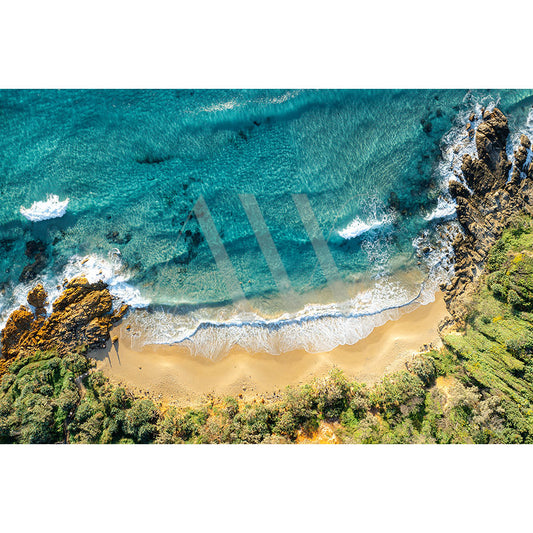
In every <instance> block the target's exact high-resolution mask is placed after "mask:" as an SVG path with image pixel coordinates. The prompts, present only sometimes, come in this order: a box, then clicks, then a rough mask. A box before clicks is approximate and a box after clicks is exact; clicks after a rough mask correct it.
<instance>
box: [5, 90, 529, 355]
mask: <svg viewBox="0 0 533 533" xmlns="http://www.w3.org/2000/svg"><path fill="white" fill-rule="evenodd" d="M532 99H533V91H531V90H520V91H516V90H507V91H506V90H500V91H474V92H468V91H466V90H402V91H393V90H374V91H368V90H357V91H340V90H239V91H233V90H175V91H154V90H149V91H144V90H142V91H141V90H120V91H108V90H100V91H96V90H85V91H82V90H77V91H70V90H62V91H37V90H30V91H6V90H4V91H0V154H1V157H0V191H1V194H2V199H3V201H2V202H1V203H0V254H1V256H0V287H1V290H2V293H3V294H2V296H1V298H2V301H1V304H0V312H2V313H3V317H4V318H5V314H6V312H7V311H8V310H9V309H12V308H13V307H14V306H15V305H17V304H18V303H19V302H20V300H21V298H22V296H21V295H22V294H23V292H24V290H26V288H27V285H28V283H29V284H31V283H34V282H35V281H36V280H42V281H43V282H44V283H45V284H46V285H47V287H48V288H49V289H50V290H51V291H52V292H54V291H57V290H59V289H58V288H57V285H58V282H60V281H61V280H62V279H63V278H64V277H65V276H70V275H74V274H76V273H82V272H85V273H86V274H87V273H88V272H89V274H90V275H91V276H96V277H98V276H100V277H104V278H105V279H107V280H108V281H110V282H111V283H112V289H113V290H114V291H115V294H116V295H117V296H120V297H121V298H123V299H125V300H127V301H129V302H130V303H133V304H134V305H135V306H136V307H138V308H139V310H138V311H136V312H135V313H132V315H131V316H130V318H129V319H128V320H130V321H131V323H132V324H133V325H134V326H135V327H134V328H132V329H133V331H134V333H137V334H139V333H142V335H139V338H142V339H143V341H142V342H184V343H186V344H188V345H189V346H190V347H191V349H192V350H193V351H194V352H195V353H200V354H202V355H209V356H216V355H219V354H221V353H223V352H224V351H226V350H227V349H228V348H229V347H230V346H231V345H232V344H235V343H239V344H241V345H243V346H245V347H247V348H249V349H258V348H259V349H265V350H267V351H271V352H274V353H277V352H283V351H286V350H287V349H292V348H294V347H304V348H306V349H308V350H309V351H316V350H318V349H323V348H329V347H332V346H334V345H336V344H341V343H352V342H355V341H356V340H357V339H358V338H361V337H362V336H364V335H365V334H367V333H368V331H369V330H370V329H371V328H372V327H374V326H375V325H376V324H378V323H382V322H383V321H384V320H386V319H388V318H391V317H393V316H394V310H395V309H397V308H399V307H401V306H404V305H406V304H408V303H409V302H411V301H413V300H415V301H416V299H417V298H418V299H419V300H418V301H419V302H420V303H426V302H427V301H429V300H430V299H431V298H432V296H433V294H434V291H435V287H436V284H437V282H438V281H442V280H444V279H446V277H447V276H449V275H450V268H451V267H450V261H449V258H446V250H448V249H449V246H448V245H449V238H450V235H453V233H454V232H455V231H457V230H456V228H455V227H454V222H453V205H451V207H450V202H449V199H447V198H446V183H447V179H449V177H450V175H451V173H452V171H453V169H452V166H453V164H452V163H450V155H449V152H450V150H449V149H450V146H451V145H452V144H453V143H455V142H457V141H458V140H460V139H462V138H463V137H464V135H462V132H463V133H464V130H463V128H464V125H465V123H466V121H467V117H468V114H469V113H470V112H471V111H472V110H473V109H475V108H476V106H478V108H479V107H480V106H481V105H491V104H494V103H498V104H499V106H500V107H501V108H502V110H503V111H504V112H505V113H507V114H508V115H509V118H510V121H511V127H512V128H513V131H514V132H519V131H525V130H527V128H528V127H529V126H528V116H529V113H530V110H531V104H532ZM530 122H531V121H530ZM471 149H472V147H471V146H470V147H468V146H466V147H465V150H471ZM447 151H448V152H447ZM447 153H448V155H446V154H447ZM50 194H54V195H57V196H58V198H59V200H60V201H61V200H65V199H67V198H68V199H69V202H68V206H67V209H66V213H65V214H64V216H62V217H60V218H54V219H49V220H44V221H40V222H30V221H29V220H27V219H26V218H25V217H24V216H22V214H21V213H20V208H21V206H23V207H25V208H30V207H31V206H32V204H33V203H34V202H40V201H46V199H47V196H48V195H50ZM243 194H248V195H253V198H255V200H256V201H257V205H258V206H259V209H260V212H261V214H262V217H263V218H264V221H265V224H266V226H267V227H268V230H269V232H270V236H271V239H272V242H273V244H274V247H275V249H276V250H277V253H278V254H279V258H280V260H281V263H282V266H283V269H284V271H285V272H286V274H287V277H288V280H289V284H290V285H283V283H279V279H276V277H277V274H279V270H278V271H276V272H274V274H273V273H272V271H271V268H269V261H268V258H265V255H264V253H263V251H262V250H261V247H260V243H259V242H258V239H257V237H256V235H255V234H254V229H253V228H252V225H251V222H250V220H249V218H248V217H247V215H246V211H245V209H244V207H243V204H242V202H241V198H240V197H239V195H243ZM302 194H304V195H306V198H307V199H308V202H309V206H310V209H311V211H312V214H313V216H314V217H315V218H316V222H317V223H318V227H319V228H320V233H321V235H323V237H324V239H325V240H326V241H327V245H328V246H327V249H328V250H329V253H330V254H331V258H332V262H330V263H329V266H330V267H331V269H330V270H331V271H329V272H328V268H329V267H328V265H327V264H325V263H323V262H322V263H321V261H320V260H319V258H317V252H316V249H315V247H313V243H312V242H311V239H310V236H309V232H308V229H309V228H307V229H306V226H305V224H304V223H303V222H302V217H301V212H300V211H299V209H298V206H297V204H296V203H295V198H294V197H293V195H302ZM200 197H202V198H203V199H204V200H205V204H206V205H207V207H208V209H209V211H210V214H211V216H212V220H213V223H214V225H215V227H216V229H217V232H218V234H219V235H220V238H221V242H222V243H223V246H224V249H225V251H226V253H227V257H228V259H229V261H230V263H231V266H232V268H233V269H234V277H233V278H234V279H236V281H235V283H237V285H238V286H239V287H241V290H242V295H243V298H240V299H239V298H237V299H235V294H234V291H233V292H232V290H230V289H231V288H230V286H229V285H230V284H229V282H228V273H227V272H222V271H221V269H220V264H219V265H217V263H216V262H215V259H214V257H213V252H212V249H211V248H210V246H209V244H210V243H209V242H208V241H207V240H206V236H205V232H204V231H202V228H201V227H200V225H199V222H198V219H197V217H196V216H194V214H193V215H192V216H190V215H191V212H192V209H193V208H194V206H195V204H196V202H197V201H198V199H199V198H200ZM442 214H444V215H443V216H440V215H442ZM32 240H40V241H42V242H43V243H44V246H45V251H44V255H45V256H46V262H45V264H44V265H43V268H42V269H41V270H40V271H39V272H37V274H36V277H35V278H34V279H33V280H30V281H29V282H26V283H21V282H20V281H19V280H20V276H21V274H22V271H23V269H24V267H25V266H26V265H28V264H29V263H30V262H31V261H32V259H30V258H28V257H27V256H26V255H25V248H26V243H28V242H29V241H32ZM423 250H425V252H422V251H423ZM87 258H88V260H87V261H86V262H85V263H84V264H83V265H82V264H81V263H82V261H83V260H84V259H87ZM271 266H272V265H270V267H271ZM100 272H101V274H100ZM284 287H285V288H284ZM341 300H342V301H341ZM391 313H392V314H391ZM140 342H141V341H140Z"/></svg>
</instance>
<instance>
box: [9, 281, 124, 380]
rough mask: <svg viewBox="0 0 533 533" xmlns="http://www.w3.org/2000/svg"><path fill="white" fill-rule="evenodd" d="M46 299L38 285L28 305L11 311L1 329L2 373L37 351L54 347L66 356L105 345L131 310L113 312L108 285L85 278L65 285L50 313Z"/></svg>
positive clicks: (121, 308)
mask: <svg viewBox="0 0 533 533" xmlns="http://www.w3.org/2000/svg"><path fill="white" fill-rule="evenodd" d="M47 299H48V295H47V293H46V291H45V290H44V288H43V286H42V285H41V284H39V285H37V286H36V287H35V288H33V289H32V290H31V291H30V292H29V293H28V297H27V301H28V306H21V307H20V308H19V309H16V310H15V311H13V313H11V315H10V317H9V319H8V320H7V323H6V326H5V328H4V329H3V331H2V337H1V342H2V357H1V359H0V376H1V375H2V374H3V373H4V372H5V370H6V368H7V366H8V365H9V363H10V362H11V361H12V360H13V359H15V358H17V357H21V356H24V355H26V354H29V353H33V352H35V351H36V350H41V351H46V350H55V351H56V352H57V353H58V354H59V355H65V354H67V353H69V352H72V351H76V350H79V349H80V348H81V347H86V348H88V349H92V348H101V347H104V346H105V344H106V341H107V340H108V339H109V332H110V330H111V327H112V325H113V324H114V323H115V322H117V321H118V320H120V319H121V318H122V317H123V316H124V315H125V314H126V312H127V311H128V306H127V305H122V306H121V307H120V309H118V310H116V311H113V310H112V308H113V298H112V296H111V293H110V292H109V290H108V288H107V285H106V284H105V283H104V282H102V281H98V282H96V283H89V282H88V281H87V279H86V278H83V277H79V278H74V279H72V280H71V281H70V282H68V283H66V284H65V286H64V290H63V292H62V294H61V295H60V296H59V297H58V298H57V299H56V300H55V301H54V302H53V304H52V313H51V314H50V315H49V316H46V315H47V312H46V308H45V306H46V305H47Z"/></svg>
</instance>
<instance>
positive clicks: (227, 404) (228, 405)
mask: <svg viewBox="0 0 533 533" xmlns="http://www.w3.org/2000/svg"><path fill="white" fill-rule="evenodd" d="M224 409H225V412H226V415H227V416H228V417H229V418H234V417H235V415H236V414H237V413H238V412H239V402H237V400H236V399H235V398H233V397H231V396H229V397H227V398H226V399H225V400H224Z"/></svg>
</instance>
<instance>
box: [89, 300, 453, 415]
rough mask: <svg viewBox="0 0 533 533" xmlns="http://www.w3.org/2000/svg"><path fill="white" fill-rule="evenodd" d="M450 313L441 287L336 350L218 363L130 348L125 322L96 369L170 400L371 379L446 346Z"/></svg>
mask: <svg viewBox="0 0 533 533" xmlns="http://www.w3.org/2000/svg"><path fill="white" fill-rule="evenodd" d="M446 315H447V311H446V307H445V304H444V301H443V297H442V294H441V293H437V294H436V297H435V301H434V302H432V303H430V304H427V305H424V306H419V307H418V308H416V309H415V310H413V311H411V312H408V313H406V314H403V315H401V316H400V318H398V319H397V320H391V321H389V322H387V323H386V324H384V325H382V326H380V327H377V328H375V329H374V331H373V332H372V333H371V334H370V335H369V336H368V337H366V338H365V339H362V340H361V341H359V342H357V343H356V344H354V345H352V346H347V345H346V346H339V347H337V348H335V349H334V350H331V351H330V352H321V353H308V352H305V351H303V350H297V351H293V352H288V353H284V354H281V355H271V354H266V353H249V352H247V351H245V350H243V349H241V348H239V347H235V348H234V349H232V350H231V352H230V353H229V354H228V355H227V356H226V357H223V358H221V359H219V360H216V361H211V360H209V359H206V358H203V357H199V356H192V355H191V354H190V353H189V351H188V349H187V348H184V347H181V346H164V345H147V346H144V347H143V348H142V349H141V350H134V349H132V347H131V342H130V339H131V336H130V335H126V334H125V331H124V330H123V329H122V328H123V326H120V325H119V326H117V327H116V328H114V330H113V331H112V332H111V338H113V337H115V336H118V339H119V340H118V342H115V343H114V344H113V345H112V344H111V343H110V342H109V343H108V347H107V348H106V349H103V350H99V351H96V352H92V353H91V354H90V355H91V357H93V358H95V359H96V360H97V368H98V369H100V370H102V372H103V373H104V374H105V375H106V376H108V377H109V378H110V380H111V381H112V382H113V383H116V384H121V385H123V386H125V387H127V388H128V389H130V390H132V391H133V392H136V393H137V394H140V395H148V396H150V397H152V398H153V399H156V400H161V401H162V402H164V403H175V402H179V403H183V402H186V403H189V404H191V405H194V404H197V403H200V402H201V401H202V400H204V399H205V397H206V396H209V397H222V396H230V395H231V396H240V397H242V398H243V399H245V400H249V399H252V398H255V397H258V396H270V395H272V394H274V393H276V392H278V391H280V390H283V389H284V388H285V387H287V386H288V385H298V384H301V383H305V382H308V381H310V380H311V379H313V378H314V377H319V376H322V375H325V374H327V373H328V372H329V371H330V370H331V368H332V367H334V366H336V367H338V368H340V369H342V370H343V371H344V372H345V374H346V376H347V377H349V378H356V379H358V380H360V381H366V382H372V381H375V380H377V379H379V378H380V377H381V376H382V375H383V374H385V373H387V372H391V371H394V370H398V369H400V368H403V367H404V364H405V361H406V359H407V358H408V357H409V356H410V355H412V354H413V353H416V352H418V351H420V349H421V348H422V347H423V346H424V345H426V346H427V345H433V346H435V347H437V346H440V343H441V340H440V337H439V334H438V329H437V328H438V325H439V323H440V322H441V321H442V320H443V318H444V317H445V316H446Z"/></svg>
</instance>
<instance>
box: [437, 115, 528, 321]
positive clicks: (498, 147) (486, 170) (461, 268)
mask: <svg viewBox="0 0 533 533" xmlns="http://www.w3.org/2000/svg"><path fill="white" fill-rule="evenodd" d="M482 116H483V120H482V122H481V124H480V125H479V126H478V128H477V130H476V133H475V143H476V148H477V152H478V158H477V159H475V158H473V157H472V156H470V155H468V154H467V155H465V156H464V157H463V161H462V165H461V172H462V174H463V178H464V180H465V182H466V184H467V185H468V187H469V188H470V190H471V191H472V194H470V192H469V191H468V189H467V188H466V187H465V186H464V185H462V184H461V183H460V182H459V181H455V180H452V181H451V182H450V186H449V190H450V194H451V195H452V197H453V198H455V200H456V202H457V220H458V222H459V224H460V225H461V226H462V228H463V231H464V234H463V235H458V236H457V237H456V238H455V240H454V242H453V249H454V253H455V276H454V278H453V279H452V280H451V281H450V282H449V283H448V285H447V286H446V287H445V289H444V290H445V294H444V300H445V302H446V306H447V308H448V310H449V311H450V313H451V315H452V316H453V317H454V319H455V320H456V321H457V322H458V323H460V322H461V320H462V316H463V314H464V311H465V302H466V298H467V297H468V294H469V293H470V292H471V291H472V290H473V288H474V286H475V282H476V280H477V278H478V276H479V274H480V272H482V268H483V265H484V263H485V261H486V259H487V254H488V250H489V249H490V247H491V246H492V245H493V244H494V243H495V242H496V240H497V239H498V237H499V236H500V235H501V233H502V231H503V230H504V228H505V227H506V226H507V224H508V223H509V221H510V220H511V218H512V216H513V215H515V214H517V213H519V212H520V211H521V210H528V211H530V212H533V206H531V205H530V204H529V202H530V198H533V186H531V187H530V184H531V180H525V179H522V177H521V176H522V174H521V172H523V167H524V164H525V161H526V160H527V154H528V148H529V146H530V145H531V143H530V140H529V139H528V138H527V137H526V136H522V137H521V139H520V147H519V148H518V150H517V151H516V153H515V161H516V164H515V168H514V169H513V173H512V177H511V180H510V181H509V182H508V176H509V171H510V169H511V166H512V163H511V162H510V161H509V160H508V158H507V152H506V142H507V137H508V135H509V127H508V123H507V118H506V117H505V115H504V114H503V113H502V112H501V111H500V110H499V109H497V108H496V109H494V110H493V111H484V112H483V113H482ZM530 170H531V173H532V176H533V169H531V168H529V169H528V174H529V173H530Z"/></svg>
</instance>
